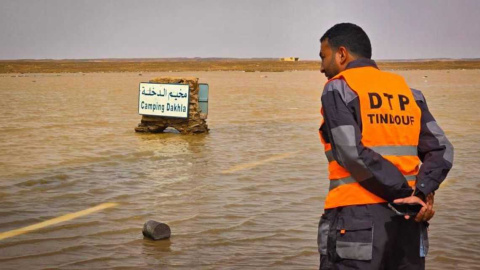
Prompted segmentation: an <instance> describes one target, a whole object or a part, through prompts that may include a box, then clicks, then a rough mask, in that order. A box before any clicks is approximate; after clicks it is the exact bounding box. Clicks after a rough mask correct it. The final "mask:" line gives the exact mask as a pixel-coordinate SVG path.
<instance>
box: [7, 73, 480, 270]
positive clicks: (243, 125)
mask: <svg viewBox="0 0 480 270" xmlns="http://www.w3.org/2000/svg"><path fill="white" fill-rule="evenodd" d="M399 73H400V74H402V75H403V76H405V78H406V80H407V82H408V83H409V84H410V85H411V86H412V87H413V88H416V89H420V90H422V91H423V93H424V95H425V97H426V99H427V102H428V105H429V107H430V109H431V111H432V113H433V114H434V116H435V117H436V118H437V120H438V122H439V124H440V125H441V126H442V127H443V129H444V130H445V132H446V134H447V136H448V137H449V139H450V140H451V142H452V143H453V145H454V146H455V150H456V151H455V165H454V169H453V170H452V171H451V173H450V176H449V177H448V178H447V181H446V182H445V184H444V185H442V188H441V189H440V190H439V191H437V195H436V197H435V208H436V210H437V214H436V216H435V218H434V219H433V220H432V222H431V226H430V244H431V246H430V253H429V255H428V259H427V269H480V268H479V267H478V266H477V264H478V263H477V262H478V261H479V260H480V251H479V250H480V241H479V235H480V229H479V226H478V225H479V223H480V213H479V212H478V211H477V205H479V202H480V197H479V196H478V194H479V191H480V183H478V181H477V178H478V177H477V175H478V174H479V173H480V167H479V166H477V162H479V161H480V150H479V148H478V145H479V143H480V106H479V105H478V104H479V103H480V70H439V71H430V70H418V71H400V72H399ZM142 75H143V76H138V72H136V73H133V72H132V73H107V74H102V73H89V74H78V73H76V74H54V73H52V74H23V75H19V74H0V106H1V112H2V113H1V114H0V136H1V138H2V140H0V179H1V180H0V205H2V208H1V209H0V233H2V232H8V231H11V230H15V229H19V228H22V227H25V226H29V225H32V224H37V223H39V222H42V221H46V220H50V219H52V218H56V217H59V216H62V215H65V214H68V213H73V212H77V211H81V210H84V209H87V208H90V207H94V206H97V205H101V204H103V203H109V202H112V203H117V204H118V205H117V206H114V207H110V208H107V209H104V210H101V211H97V212H94V213H91V214H88V215H85V216H82V217H78V218H75V219H72V220H69V221H66V222H63V223H60V224H56V225H52V226H48V227H46V228H43V229H39V230H35V231H32V232H30V233H25V234H21V235H17V236H14V237H10V238H6V239H3V240H0V268H1V269H19V268H20V269H21V268H25V269H45V268H49V269H55V268H59V269H94V268H117V267H118V268H136V269H152V268H162V269H164V268H165V269H315V268H318V254H317V250H316V249H317V248H316V235H317V224H318V219H319V216H320V215H321V213H322V211H323V210H322V208H323V200H324V198H325V195H326V193H327V188H328V180H327V167H326V164H327V161H326V159H325V157H324V155H323V153H322V147H321V145H320V142H319V139H318V134H317V131H318V126H319V123H320V115H319V109H320V102H319V100H320V94H321V90H322V86H323V83H324V82H325V79H324V78H323V75H321V74H320V73H319V72H317V71H293V72H261V73H260V72H173V73H170V72H166V73H157V72H156V73H143V74H142ZM162 75H164V76H196V77H199V78H200V80H201V82H206V83H209V84H210V107H209V118H208V121H207V122H208V124H209V127H210V129H211V132H210V133H209V134H206V135H196V136H181V135H178V134H172V133H170V134H157V135H147V134H136V133H135V132H134V131H133V128H134V127H135V126H136V125H137V124H138V123H139V121H140V116H139V115H138V114H137V88H138V83H139V82H142V81H147V80H148V79H150V78H153V77H156V76H162ZM12 76H14V77H12ZM19 76H21V77H19ZM149 219H154V220H158V221H162V222H166V223H168V224H169V225H170V226H171V228H172V238H171V239H170V240H166V241H158V242H153V241H149V240H146V239H143V236H142V234H141V229H142V225H143V223H144V222H145V221H147V220H149Z"/></svg>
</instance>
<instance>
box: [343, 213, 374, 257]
mask: <svg viewBox="0 0 480 270" xmlns="http://www.w3.org/2000/svg"><path fill="white" fill-rule="evenodd" d="M372 243H373V222H372V220H371V219H370V218H369V217H365V218H362V219H359V218H353V217H348V216H342V217H340V218H339V221H338V224H337V241H336V253H337V255H338V257H339V258H340V259H349V260H362V261H368V260H371V259H372V249H373V248H372V245H373V244H372Z"/></svg>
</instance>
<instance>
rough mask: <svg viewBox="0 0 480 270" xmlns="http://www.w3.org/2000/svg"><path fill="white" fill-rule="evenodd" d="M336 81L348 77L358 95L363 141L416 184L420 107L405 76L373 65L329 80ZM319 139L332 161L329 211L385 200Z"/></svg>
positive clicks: (330, 161) (330, 163)
mask: <svg viewBox="0 0 480 270" xmlns="http://www.w3.org/2000/svg"><path fill="white" fill-rule="evenodd" d="M336 79H343V80H345V82H346V83H347V85H348V86H349V87H350V88H351V89H352V90H353V91H354V92H355V93H356V94H357V95H358V98H359V102H360V114H361V119H362V139H361V142H362V143H363V145H364V146H365V147H368V148H370V149H372V150H374V151H375V152H377V153H379V154H380V155H382V156H383V158H385V159H387V160H388V161H390V162H391V163H393V164H394V165H395V166H396V167H397V168H398V169H399V170H400V172H401V173H402V174H403V175H404V176H405V177H406V179H407V181H408V184H409V185H410V186H414V185H415V178H416V175H417V173H418V170H419V166H420V159H419V158H418V155H417V145H418V138H419V134H420V121H421V110H420V108H419V107H418V106H417V104H416V102H415V98H414V97H413V94H412V91H411V90H410V88H409V87H408V85H407V84H406V82H405V80H404V79H403V78H402V77H400V76H399V75H396V74H393V73H389V72H384V71H380V70H378V69H377V68H374V67H359V68H351V69H347V70H345V71H342V72H341V73H339V74H338V75H337V76H335V77H333V78H332V79H331V80H336ZM331 80H329V81H331ZM327 83H328V82H327ZM322 114H323V110H322ZM320 138H321V140H322V143H323V144H324V146H325V154H326V155H327V159H328V161H329V164H328V171H329V179H330V190H329V192H328V195H327V198H326V200H325V209H329V208H335V207H341V206H347V205H359V204H375V203H382V202H385V200H384V199H382V198H380V197H378V196H376V195H375V194H373V193H371V192H369V191H367V190H366V189H365V188H363V187H362V186H361V185H360V184H359V183H358V182H357V181H355V179H353V178H352V177H351V175H350V173H349V172H348V171H347V170H346V169H345V168H344V167H342V166H340V164H338V162H337V161H335V160H334V158H333V155H332V153H331V149H332V147H331V145H330V144H328V143H326V142H325V141H324V140H323V138H322V136H321V135H320Z"/></svg>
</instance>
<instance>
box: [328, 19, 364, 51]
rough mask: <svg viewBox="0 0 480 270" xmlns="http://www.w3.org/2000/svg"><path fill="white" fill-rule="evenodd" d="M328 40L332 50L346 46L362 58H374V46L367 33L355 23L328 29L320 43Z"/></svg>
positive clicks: (340, 24) (342, 24) (341, 24)
mask: <svg viewBox="0 0 480 270" xmlns="http://www.w3.org/2000/svg"><path fill="white" fill-rule="evenodd" d="M326 39H328V45H330V47H332V49H335V50H336V49H338V47H340V46H344V47H345V48H347V50H349V51H350V52H351V53H353V54H355V55H356V56H358V57H361V58H368V59H371V58H372V45H371V44H370V39H369V38H368V36H367V33H365V31H363V29H362V28H361V27H360V26H358V25H356V24H353V23H339V24H336V25H334V26H333V27H332V28H330V29H328V30H327V32H325V34H323V36H322V37H321V38H320V42H323V41H324V40H326Z"/></svg>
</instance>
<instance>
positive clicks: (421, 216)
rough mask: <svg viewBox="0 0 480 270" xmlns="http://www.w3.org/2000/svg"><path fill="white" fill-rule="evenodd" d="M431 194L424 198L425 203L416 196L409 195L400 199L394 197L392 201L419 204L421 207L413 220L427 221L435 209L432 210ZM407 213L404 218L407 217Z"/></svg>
mask: <svg viewBox="0 0 480 270" xmlns="http://www.w3.org/2000/svg"><path fill="white" fill-rule="evenodd" d="M433 197H434V196H433V194H428V196H427V198H426V203H425V202H423V201H422V199H420V198H419V197H417V196H410V197H406V198H402V199H396V200H394V201H393V202H394V203H397V204H420V205H422V208H421V209H420V211H419V212H418V214H417V215H416V216H415V221H416V222H423V221H429V220H430V219H431V218H432V217H433V215H435V210H433V202H434V199H433ZM409 218H410V216H409V215H405V219H409Z"/></svg>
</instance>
